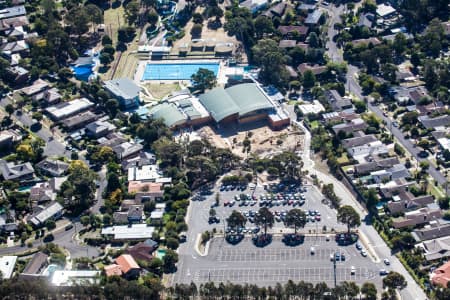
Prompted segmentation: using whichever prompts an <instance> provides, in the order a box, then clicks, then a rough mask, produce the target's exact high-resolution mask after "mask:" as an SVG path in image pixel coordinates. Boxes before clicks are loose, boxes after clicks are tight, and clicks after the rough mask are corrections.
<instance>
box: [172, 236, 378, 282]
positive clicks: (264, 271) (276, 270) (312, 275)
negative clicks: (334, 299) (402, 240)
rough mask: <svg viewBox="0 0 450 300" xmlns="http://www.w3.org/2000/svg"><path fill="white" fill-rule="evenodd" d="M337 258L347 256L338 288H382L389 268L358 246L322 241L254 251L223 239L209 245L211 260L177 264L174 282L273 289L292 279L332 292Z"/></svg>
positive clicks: (245, 243)
mask: <svg viewBox="0 0 450 300" xmlns="http://www.w3.org/2000/svg"><path fill="white" fill-rule="evenodd" d="M311 247H314V248H315V252H314V254H311V251H310V250H311ZM335 252H339V253H341V255H342V254H344V255H345V260H344V261H341V260H340V261H338V262H336V280H337V282H338V283H339V282H342V281H346V280H351V281H355V282H356V283H358V284H362V283H364V282H366V281H371V282H373V283H375V284H376V285H378V286H379V287H380V286H381V276H380V275H379V271H380V269H381V268H387V267H386V266H384V265H382V263H381V264H375V263H374V262H373V261H372V260H371V259H370V258H369V257H363V256H361V254H360V253H359V251H358V250H357V249H356V248H355V246H354V245H349V246H345V247H341V246H337V244H336V243H335V242H334V240H330V241H326V239H325V237H323V236H322V237H321V236H319V237H315V236H307V237H306V238H305V241H304V243H303V244H301V245H299V246H296V247H287V246H285V245H284V244H283V243H282V242H281V237H275V238H274V240H273V241H272V243H271V244H270V245H268V246H266V247H264V248H258V247H255V246H254V245H253V243H252V241H251V239H250V238H246V239H244V240H243V241H242V242H241V243H239V244H238V245H234V246H233V245H230V244H228V243H227V242H226V241H225V240H224V239H223V238H215V239H213V241H212V242H211V243H210V247H209V253H208V255H207V256H205V257H197V256H193V257H190V258H189V259H186V260H185V261H182V262H181V263H180V264H179V270H178V272H177V273H176V275H175V282H178V283H190V282H191V281H194V282H195V283H204V282H207V281H215V282H226V281H230V282H233V283H254V284H258V285H274V284H275V283H277V282H280V283H285V282H287V281H288V280H289V279H291V280H294V281H299V280H305V281H309V282H313V283H317V282H319V281H325V282H326V283H327V284H328V285H330V286H332V285H333V284H334V271H333V261H332V260H331V259H330V254H334V253H335ZM352 268H353V274H352Z"/></svg>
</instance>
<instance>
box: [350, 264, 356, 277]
mask: <svg viewBox="0 0 450 300" xmlns="http://www.w3.org/2000/svg"><path fill="white" fill-rule="evenodd" d="M350 274H351V275H355V274H356V268H355V266H352V267H351V269H350Z"/></svg>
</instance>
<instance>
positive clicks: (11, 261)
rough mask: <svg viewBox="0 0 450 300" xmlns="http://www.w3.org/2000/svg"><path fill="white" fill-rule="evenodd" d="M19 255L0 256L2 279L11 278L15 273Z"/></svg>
mask: <svg viewBox="0 0 450 300" xmlns="http://www.w3.org/2000/svg"><path fill="white" fill-rule="evenodd" d="M16 262H17V256H8V255H6V256H2V257H0V272H1V274H2V279H3V280H5V279H11V277H12V275H13V273H14V267H15V266H16Z"/></svg>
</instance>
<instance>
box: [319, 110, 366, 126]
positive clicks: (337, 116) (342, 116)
mask: <svg viewBox="0 0 450 300" xmlns="http://www.w3.org/2000/svg"><path fill="white" fill-rule="evenodd" d="M358 118H360V116H359V115H358V114H356V113H354V112H348V111H339V112H337V111H333V112H329V113H324V114H322V119H323V120H324V121H325V123H326V124H332V123H345V122H349V121H351V120H354V119H358Z"/></svg>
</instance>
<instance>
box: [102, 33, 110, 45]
mask: <svg viewBox="0 0 450 300" xmlns="http://www.w3.org/2000/svg"><path fill="white" fill-rule="evenodd" d="M106 45H112V39H111V38H110V37H109V35H107V34H105V35H104V36H103V37H102V46H106Z"/></svg>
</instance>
